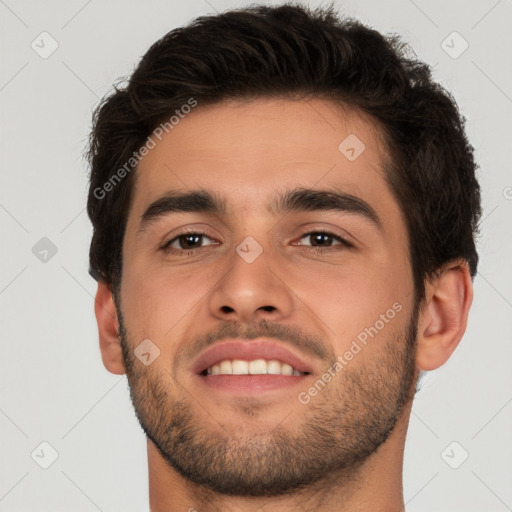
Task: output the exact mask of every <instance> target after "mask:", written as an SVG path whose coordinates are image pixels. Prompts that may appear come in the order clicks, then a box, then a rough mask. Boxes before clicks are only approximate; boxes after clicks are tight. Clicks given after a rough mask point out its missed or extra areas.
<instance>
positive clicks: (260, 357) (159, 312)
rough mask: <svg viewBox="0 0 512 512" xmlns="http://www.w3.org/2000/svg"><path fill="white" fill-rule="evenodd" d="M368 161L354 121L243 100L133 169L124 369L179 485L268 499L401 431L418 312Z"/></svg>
mask: <svg viewBox="0 0 512 512" xmlns="http://www.w3.org/2000/svg"><path fill="white" fill-rule="evenodd" d="M347 137H348V138H347ZM363 144H364V146H363ZM385 159H386V153H385V146H384V144H383V143H382V141H381V138H380V134H379V131H378V129H377V127H376V126H375V125H374V124H373V122H372V121H371V120H370V119H369V118H365V117H363V115H360V114H357V113H356V112H354V111H351V110H350V109H348V108H347V109H342V108H341V107H339V106H335V105H334V104H332V103H330V102H328V101H324V100H312V101H308V102H306V101H288V100H277V99H276V100H274V99H272V100H271V99H259V100H256V101H252V102H245V103H240V102H230V103H228V102H225V103H220V104H217V105H213V106H208V107H201V105H199V106H198V107H197V108H196V109H195V111H193V112H192V113H190V114H189V115H188V116H187V117H185V118H184V119H182V120H181V121H180V123H179V124H178V125H177V126H175V127H174V128H173V130H172V131H170V133H168V134H166V135H165V136H164V137H163V138H162V140H161V141H160V142H158V143H157V145H156V147H154V148H153V149H152V150H151V151H150V152H149V154H148V155H147V156H146V157H145V158H144V159H143V160H142V161H141V163H140V164H139V167H138V169H137V171H136V173H137V174H136V177H137V179H136V183H135V188H134V196H133V201H132V204H131V208H130V212H129V215H128V220H127V227H126V233H125V238H124V244H123V275H122V281H121V288H120V293H119V296H118V297H117V301H116V302H117V313H118V318H119V322H120V337H121V341H122V347H123V357H124V364H125V368H126V373H127V377H128V380H129V384H130V390H131V397H132V401H133V404H134V407H135V410H136V414H137V417H138V419H139V421H140V423H141V426H142V428H143V429H144V431H145V433H146V435H147V436H148V438H149V439H150V440H151V442H152V443H154V445H155V446H156V447H157V449H158V451H159V453H160V455H161V456H162V457H163V459H164V460H165V461H166V462H167V463H168V465H169V466H170V467H171V468H173V469H174V470H175V471H177V472H178V473H180V474H181V475H182V476H184V477H185V478H187V479H188V480H190V481H192V482H194V483H197V484H201V485H204V486H206V487H208V488H210V489H212V490H214V491H216V492H219V493H224V494H231V495H239V496H244V495H245V496H264V495H266V496H278V495H282V494H285V493H287V492H290V491H291V490H292V489H297V488H299V487H306V486H308V485H312V484H314V483H318V482H321V481H322V480H323V479H326V478H327V475H329V477H330V478H332V477H334V476H336V475H341V473H342V472H344V473H346V474H353V473H354V471H356V470H357V469H358V468H359V467H361V466H362V464H363V463H364V462H365V461H366V460H367V459H368V458H369V457H371V456H372V454H374V453H375V451H376V450H377V448H378V447H379V446H380V445H381V444H382V443H384V441H385V440H386V439H387V438H388V435H389V434H390V432H392V430H393V428H394V427H395V425H396V423H397V421H398V420H399V419H400V418H401V417H402V414H403V413H404V410H405V408H406V406H407V405H408V404H409V403H410V400H411V399H412V394H413V389H414V382H415V378H416V373H415V366H414V349H415V337H416V322H417V311H416V309H415V307H414V300H413V299H414V293H413V280H412V272H411V266H410V261H409V258H408V251H407V247H408V238H407V233H406V227H405V223H404V219H403V216H402V214H401V211H400V208H399V206H398V204H397V202H396V200H395V199H394V197H393V195H392V193H391V191H390V189H389V187H388V185H387V183H386V181H385V178H384V170H383V166H384V164H385V161H386V160H385ZM148 339H149V340H151V343H150V344H148V342H147V341H146V342H145V343H146V345H140V344H141V343H142V342H143V340H148ZM137 347H139V350H140V347H145V349H144V351H145V352H146V353H148V354H149V355H146V356H145V358H146V363H148V362H150V364H144V363H143V362H142V361H141V360H143V359H144V357H142V358H141V359H139V358H138V357H136V354H138V353H139V351H136V349H137ZM134 351H136V352H134ZM139 355H140V354H139ZM155 356H157V357H155ZM230 361H231V363H230ZM233 361H234V362H233ZM251 361H252V362H251ZM269 361H271V362H269ZM283 363H284V364H283ZM288 364H289V365H290V366H291V368H289V367H288ZM230 372H233V373H234V374H229V373H230ZM259 372H262V374H260V373H259ZM247 373H249V375H247ZM289 373H291V375H289Z"/></svg>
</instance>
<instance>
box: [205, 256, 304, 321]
mask: <svg viewBox="0 0 512 512" xmlns="http://www.w3.org/2000/svg"><path fill="white" fill-rule="evenodd" d="M279 268H280V266H279V265H278V264H277V262H276V260H275V259H273V258H272V255H271V254H270V253H269V252H268V251H263V252H262V253H261V254H260V255H259V257H258V258H257V259H256V260H254V261H252V262H248V261H246V260H245V259H244V258H243V257H241V256H240V254H239V253H237V252H236V251H233V254H231V255H230V257H229V260H227V261H226V270H225V271H223V274H224V277H223V278H222V279H220V281H219V282H218V283H217V285H216V286H215V287H214V288H213V289H212V291H211V293H210V294H209V298H208V301H209V304H208V305H209V309H210V314H211V315H213V316H214V317H216V318H218V319H221V320H224V321H227V320H238V321H240V322H247V323H250V322H257V321H260V320H269V321H274V322H277V321H282V320H285V319H286V318H288V317H289V316H290V315H291V314H292V312H293V308H294V295H293V293H292V291H291V288H290V287H289V285H287V283H286V282H285V281H286V278H284V279H283V277H284V276H283V275H279V274H282V273H281V272H280V271H279Z"/></svg>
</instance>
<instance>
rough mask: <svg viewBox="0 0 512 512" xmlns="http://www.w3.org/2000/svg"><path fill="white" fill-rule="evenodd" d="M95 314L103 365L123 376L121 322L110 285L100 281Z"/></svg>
mask: <svg viewBox="0 0 512 512" xmlns="http://www.w3.org/2000/svg"><path fill="white" fill-rule="evenodd" d="M94 313H95V315H96V322H97V324H98V333H99V340H100V350H101V358H102V360H103V365H104V366H105V368H106V369H107V370H108V371H109V372H110V373H114V374H116V375H123V374H124V373H125V372H126V370H125V367H124V363H123V354H122V350H121V340H120V338H119V335H118V330H119V321H118V318H117V311H116V307H115V304H114V299H113V298H112V293H111V287H110V285H108V284H106V283H104V282H102V281H99V282H98V290H97V292H96V299H95V301H94Z"/></svg>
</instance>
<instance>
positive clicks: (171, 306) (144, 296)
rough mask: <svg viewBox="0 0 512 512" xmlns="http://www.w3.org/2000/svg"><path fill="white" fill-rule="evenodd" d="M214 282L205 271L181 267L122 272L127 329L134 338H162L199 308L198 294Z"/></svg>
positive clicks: (201, 294) (123, 302) (201, 295)
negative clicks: (194, 270) (188, 269)
mask: <svg viewBox="0 0 512 512" xmlns="http://www.w3.org/2000/svg"><path fill="white" fill-rule="evenodd" d="M210 281H211V282H210ZM214 282H215V280H214V279H213V278H212V279H209V278H208V273H207V272H191V271H187V270H184V269H181V270H180V269H174V270H173V271H171V270H167V271H166V270H163V269H162V268H160V269H158V270H156V269H155V270H145V271H143V272H139V273H135V272H130V271H127V272H126V273H123V282H122V290H121V293H122V307H123V315H124V318H125V323H126V326H127V328H128V331H129V332H130V334H131V335H132V336H133V337H134V338H137V339H138V338H141V339H145V338H149V339H154V340H159V339H165V338H166V337H168V336H169V332H170V330H171V329H173V328H174V327H175V326H177V325H178V324H179V323H180V321H181V320H182V319H185V318H186V317H187V314H189V313H191V312H193V310H194V308H198V307H201V300H200V299H201V297H204V296H205V294H206V293H207V292H208V290H209V289H210V288H211V287H212V285H213V283H214ZM177 330H179V329H177Z"/></svg>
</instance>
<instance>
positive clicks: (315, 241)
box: [300, 231, 348, 247]
mask: <svg viewBox="0 0 512 512" xmlns="http://www.w3.org/2000/svg"><path fill="white" fill-rule="evenodd" d="M302 240H308V241H309V243H307V242H302ZM300 245H307V246H311V247H331V246H333V245H348V243H347V242H345V240H343V239H342V238H340V237H339V236H336V235H334V234H332V233H323V232H322V231H319V232H313V233H307V234H306V235H304V236H303V237H301V242H300Z"/></svg>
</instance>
